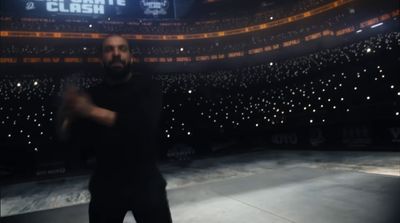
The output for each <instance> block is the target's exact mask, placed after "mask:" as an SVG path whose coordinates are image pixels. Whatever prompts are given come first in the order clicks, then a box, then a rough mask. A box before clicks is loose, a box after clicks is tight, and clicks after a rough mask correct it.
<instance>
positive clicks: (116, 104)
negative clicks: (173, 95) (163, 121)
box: [72, 74, 163, 185]
mask: <svg viewBox="0 0 400 223" xmlns="http://www.w3.org/2000/svg"><path fill="white" fill-rule="evenodd" d="M88 93H89V95H90V97H91V98H92V101H93V103H94V104H95V105H97V106H99V107H102V108H106V109H109V110H112V111H114V112H116V120H115V123H114V125H113V126H112V127H107V126H104V125H101V124H98V123H96V122H94V121H91V120H88V119H82V120H78V121H76V125H75V126H73V129H72V132H73V138H75V140H76V141H77V144H78V145H79V146H80V147H81V148H82V147H83V148H82V149H85V148H91V149H92V150H94V151H95V153H96V154H95V155H96V169H95V172H94V174H93V176H92V179H91V180H92V182H101V183H98V184H103V185H104V183H105V182H106V181H107V182H109V183H112V184H118V183H132V184H140V183H141V182H143V181H146V180H154V179H159V180H163V178H162V176H161V174H160V172H159V170H158V168H157V166H156V157H155V154H156V153H155V151H156V150H157V149H158V148H157V147H158V137H157V136H158V134H159V121H160V113H161V110H162V92H161V85H160V83H159V82H158V81H155V80H152V79H151V78H150V77H149V76H145V75H143V74H134V75H133V76H132V77H131V79H130V80H129V81H128V82H126V83H123V84H119V85H115V86H111V85H108V84H107V83H106V82H103V83H101V84H100V85H98V86H95V87H93V88H91V89H89V90H88ZM92 182H91V183H92Z"/></svg>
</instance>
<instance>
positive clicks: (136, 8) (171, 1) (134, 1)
mask: <svg viewBox="0 0 400 223" xmlns="http://www.w3.org/2000/svg"><path fill="white" fill-rule="evenodd" d="M1 8H2V13H5V14H9V15H10V14H18V15H20V16H25V15H26V16H30V15H40V16H43V15H60V16H96V17H98V16H106V17H109V16H121V17H127V18H144V19H145V18H147V19H151V18H155V19H168V18H175V0H1Z"/></svg>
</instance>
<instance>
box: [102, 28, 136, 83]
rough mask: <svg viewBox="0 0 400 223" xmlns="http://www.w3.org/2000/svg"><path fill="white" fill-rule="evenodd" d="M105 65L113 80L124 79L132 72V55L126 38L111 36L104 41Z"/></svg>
mask: <svg viewBox="0 0 400 223" xmlns="http://www.w3.org/2000/svg"><path fill="white" fill-rule="evenodd" d="M103 64H104V68H105V69H106V71H107V74H108V75H110V77H111V78H117V79H118V78H123V77H124V76H126V75H127V74H128V73H129V72H130V65H131V54H130V52H129V45H128V42H127V41H126V40H125V39H124V38H122V37H120V36H111V37H108V38H107V39H105V40H104V42H103Z"/></svg>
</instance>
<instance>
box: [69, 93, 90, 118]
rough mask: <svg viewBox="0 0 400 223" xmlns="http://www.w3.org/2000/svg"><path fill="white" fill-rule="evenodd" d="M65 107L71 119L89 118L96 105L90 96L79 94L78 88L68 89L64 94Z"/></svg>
mask: <svg viewBox="0 0 400 223" xmlns="http://www.w3.org/2000/svg"><path fill="white" fill-rule="evenodd" d="M64 106H65V110H66V113H67V114H68V116H69V117H70V118H74V117H82V118H87V117H88V116H90V114H91V112H92V111H93V110H94V108H95V105H94V104H93V102H92V100H91V99H90V97H89V95H87V94H85V93H79V92H78V90H77V89H76V88H72V87H71V88H68V89H67V91H66V92H65V94H64Z"/></svg>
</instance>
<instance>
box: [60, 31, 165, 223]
mask: <svg viewBox="0 0 400 223" xmlns="http://www.w3.org/2000/svg"><path fill="white" fill-rule="evenodd" d="M129 50H130V48H129V44H128V41H127V40H126V39H124V38H123V37H121V36H118V35H113V36H110V37H107V38H106V39H105V40H104V41H103V45H102V60H103V65H104V68H105V76H104V80H103V82H102V83H101V84H99V85H98V86H95V87H93V88H91V89H89V90H88V92H87V93H84V92H79V91H78V90H76V89H68V90H67V92H66V94H65V96H64V105H63V106H62V109H61V110H62V112H61V114H63V115H62V117H63V118H62V122H61V123H62V125H61V130H62V132H65V131H66V130H68V132H70V138H71V140H75V141H76V142H78V145H80V146H81V147H84V148H91V149H93V150H94V151H95V152H96V169H95V170H94V173H93V175H92V177H91V179H90V183H89V191H90V193H91V201H90V204H89V222H90V223H111V222H112V223H118V222H123V219H124V216H125V214H126V212H127V211H129V210H131V211H132V213H133V215H134V217H135V219H136V222H138V223H170V222H172V220H171V214H170V210H169V205H168V200H167V195H166V189H165V188H166V181H165V180H164V178H163V177H162V175H161V174H160V171H159V170H158V168H157V166H156V159H155V147H156V140H157V137H156V135H157V133H158V122H159V119H160V112H161V108H162V93H161V87H160V84H159V83H158V82H154V81H153V80H152V79H151V78H150V77H148V76H145V75H141V74H133V73H132V72H131V70H130V68H131V61H132V56H131V53H130V51H129Z"/></svg>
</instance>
